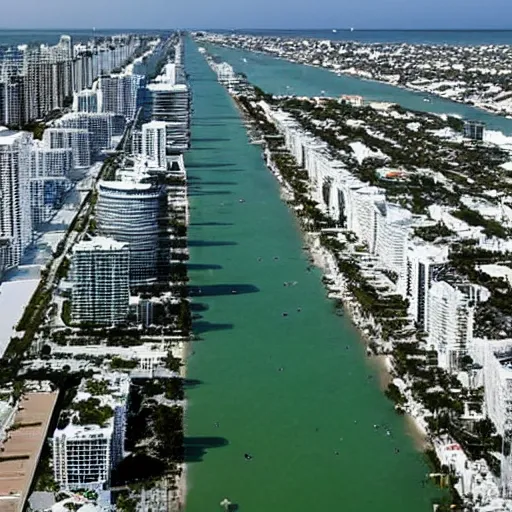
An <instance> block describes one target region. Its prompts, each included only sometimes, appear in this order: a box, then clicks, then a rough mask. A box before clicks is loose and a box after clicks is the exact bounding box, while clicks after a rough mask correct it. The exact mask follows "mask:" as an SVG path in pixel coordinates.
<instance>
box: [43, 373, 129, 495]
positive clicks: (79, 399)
mask: <svg viewBox="0 0 512 512" xmlns="http://www.w3.org/2000/svg"><path fill="white" fill-rule="evenodd" d="M93 380H97V381H101V382H106V383H107V386H108V393H107V394H104V395H99V396H94V395H93V394H92V393H91V392H90V389H91V387H90V386H88V385H87V383H88V382H87V381H82V383H81V385H80V387H79V389H78V393H77V396H76V398H75V400H74V401H73V403H74V404H75V405H77V406H78V407H77V408H79V407H80V403H83V402H87V401H89V403H90V401H91V400H95V401H96V403H98V406H99V407H104V408H108V409H110V410H111V412H112V416H111V417H110V418H109V419H107V420H106V422H105V423H104V424H102V425H98V424H86V423H85V422H84V421H83V419H82V418H81V417H80V413H79V412H77V408H74V409H72V410H71V421H70V422H69V423H68V425H66V426H65V427H64V428H62V429H56V430H55V432H54V433H53V439H52V441H53V442H52V448H53V472H54V477H55V481H56V482H58V483H59V485H60V486H61V488H62V489H80V488H82V489H83V488H87V489H96V490H97V489H101V488H102V487H103V486H104V485H105V484H107V483H108V482H109V481H110V474H111V471H112V470H113V469H114V468H115V467H116V466H117V464H118V463H119V462H120V461H121V460H122V459H123V456H124V440H125V435H126V410H127V400H128V394H129V391H130V379H129V377H128V376H126V375H125V374H119V373H116V374H112V373H108V374H99V375H95V376H94V377H93Z"/></svg>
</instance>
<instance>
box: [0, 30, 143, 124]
mask: <svg viewBox="0 0 512 512" xmlns="http://www.w3.org/2000/svg"><path fill="white" fill-rule="evenodd" d="M139 45H140V39H139V38H137V37H133V36H115V37H113V38H111V39H110V40H105V41H102V42H98V41H92V42H90V43H87V44H79V45H73V44H72V40H71V38H70V37H69V36H62V37H61V39H60V41H59V43H58V44H56V45H54V46H48V45H37V46H36V45H34V46H32V45H31V46H26V45H25V46H20V47H17V48H7V49H3V50H0V124H5V125H7V126H23V125H25V124H27V123H29V122H30V121H33V120H36V119H42V118H44V117H45V116H46V115H47V114H49V113H50V112H52V111H54V110H56V109H62V108H63V107H65V106H66V105H69V104H70V103H71V101H72V99H73V93H74V92H79V91H81V90H83V89H87V88H90V87H92V84H93V82H94V80H95V78H97V77H98V76H100V75H103V74H108V73H110V72H112V71H113V70H115V69H117V68H119V67H120V66H121V65H122V64H123V63H124V62H125V61H126V60H127V59H128V58H129V57H130V56H131V55H132V54H133V53H134V51H135V50H136V49H137V47H138V46H139Z"/></svg>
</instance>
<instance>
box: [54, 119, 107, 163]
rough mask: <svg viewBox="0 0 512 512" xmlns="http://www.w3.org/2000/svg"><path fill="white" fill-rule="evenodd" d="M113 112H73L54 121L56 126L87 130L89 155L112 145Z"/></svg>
mask: <svg viewBox="0 0 512 512" xmlns="http://www.w3.org/2000/svg"><path fill="white" fill-rule="evenodd" d="M113 117H114V114H110V113H103V112H101V113H90V112H73V113H69V114H66V115H64V116H62V117H61V118H60V119H58V120H57V121H55V123H54V126H55V127H58V128H73V129H78V130H86V131H87V132H89V143H90V150H91V155H97V154H99V153H100V152H101V151H102V150H104V149H110V148H111V147H112V119H113Z"/></svg>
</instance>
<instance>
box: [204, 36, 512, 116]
mask: <svg viewBox="0 0 512 512" xmlns="http://www.w3.org/2000/svg"><path fill="white" fill-rule="evenodd" d="M210 44H212V45H213V46H218V47H221V48H229V49H232V50H238V51H245V52H251V53H256V54H260V55H265V56H266V57H270V58H273V59H277V60H282V61H285V62H291V63H293V64H299V65H302V66H310V67H312V68H317V69H323V70H325V71H328V72H329V73H333V74H335V75H337V76H344V77H350V78H356V79H358V80H363V81H366V82H373V83H377V84H383V85H389V86H390V87H396V88H398V89H402V90H404V91H408V92H412V93H416V94H418V95H420V94H425V95H428V96H432V97H434V98H436V99H440V100H444V101H447V102H450V101H451V102H453V103H457V104H459V105H465V106H467V107H472V108H474V109H476V110H480V111H482V112H483V113H486V114H491V115H495V116H497V117H500V118H504V119H512V112H508V113H505V112H502V111H500V110H499V109H498V108H496V110H494V109H493V108H492V107H489V106H484V105H479V104H476V103H474V102H469V101H463V100H460V99H456V98H446V97H444V96H442V95H441V94H439V93H436V92H434V91H426V90H425V91H424V90H422V89H420V88H415V87H410V86H407V85H402V84H396V83H393V82H391V81H386V80H383V79H379V78H368V77H367V76H364V74H362V73H364V72H361V71H359V72H354V73H348V72H343V71H337V70H335V69H332V68H328V67H325V66H321V65H319V64H312V63H310V62H302V61H298V60H294V59H288V58H285V57H280V56H278V55H273V54H272V53H266V52H263V51H261V50H249V49H246V48H241V47H238V46H227V45H217V44H215V43H210ZM370 101H376V102H378V101H379V100H370ZM426 112H429V111H428V110H426Z"/></svg>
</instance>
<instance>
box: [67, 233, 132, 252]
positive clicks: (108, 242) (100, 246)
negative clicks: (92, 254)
mask: <svg viewBox="0 0 512 512" xmlns="http://www.w3.org/2000/svg"><path fill="white" fill-rule="evenodd" d="M127 247H128V244H127V243H124V242H118V241H116V240H114V239H113V238H107V237H105V236H96V237H94V238H92V239H91V240H84V241H82V242H79V243H78V244H76V245H75V247H74V248H73V252H89V251H120V250H122V249H125V248H127Z"/></svg>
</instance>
